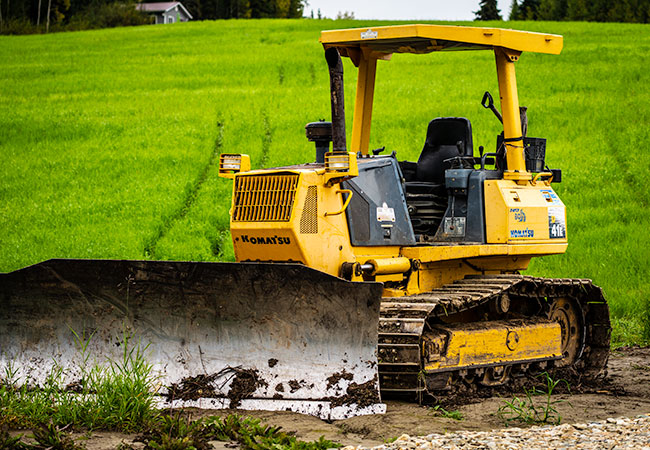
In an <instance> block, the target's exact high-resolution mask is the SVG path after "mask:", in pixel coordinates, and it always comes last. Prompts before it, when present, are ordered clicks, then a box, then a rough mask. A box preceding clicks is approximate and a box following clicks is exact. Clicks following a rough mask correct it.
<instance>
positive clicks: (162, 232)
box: [143, 120, 224, 259]
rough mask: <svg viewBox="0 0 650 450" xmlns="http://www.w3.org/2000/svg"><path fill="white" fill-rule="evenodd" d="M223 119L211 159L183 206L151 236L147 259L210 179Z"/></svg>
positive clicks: (218, 126)
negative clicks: (209, 175)
mask: <svg viewBox="0 0 650 450" xmlns="http://www.w3.org/2000/svg"><path fill="white" fill-rule="evenodd" d="M223 129H224V125H223V121H222V120H217V137H216V138H215V140H214V148H213V150H212V153H211V154H210V159H209V160H208V163H207V164H206V165H205V167H204V168H203V170H202V171H201V173H200V174H199V176H198V178H197V179H196V180H195V181H194V183H193V184H192V185H191V187H190V188H189V189H187V190H186V192H185V198H184V199H183V202H182V205H181V207H180V208H179V209H178V210H176V211H175V212H174V213H173V214H171V215H170V216H168V217H166V218H164V219H163V222H162V224H161V225H160V226H159V227H158V229H157V230H156V232H155V233H154V234H153V236H151V237H150V238H149V239H148V240H147V241H146V244H145V246H144V250H143V252H144V257H145V258H147V259H156V247H157V245H158V243H159V242H160V240H161V239H163V238H164V237H165V236H166V235H167V233H168V232H169V231H170V230H171V229H172V227H173V226H174V224H175V223H176V222H178V221H179V220H182V219H183V218H185V216H186V215H187V213H188V212H189V210H190V208H192V205H193V204H194V202H195V201H196V199H197V197H198V195H199V191H200V190H201V187H202V186H203V184H204V183H205V182H206V180H207V179H208V174H209V173H210V170H211V169H212V168H213V167H215V166H216V165H217V164H218V160H219V153H220V152H221V148H222V147H223ZM213 248H214V249H215V250H217V251H218V250H219V249H218V248H219V242H214V245H213Z"/></svg>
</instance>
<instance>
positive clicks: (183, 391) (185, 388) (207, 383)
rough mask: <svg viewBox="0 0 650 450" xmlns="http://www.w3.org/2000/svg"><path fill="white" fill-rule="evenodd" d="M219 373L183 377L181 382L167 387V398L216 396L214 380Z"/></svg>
mask: <svg viewBox="0 0 650 450" xmlns="http://www.w3.org/2000/svg"><path fill="white" fill-rule="evenodd" d="M217 377H218V374H216V373H215V374H212V375H203V374H201V375H196V376H194V377H186V378H183V379H182V380H181V381H180V383H172V384H171V385H169V387H168V388H167V393H166V394H165V399H166V400H167V401H168V402H171V401H173V400H198V399H200V398H201V397H216V396H217V392H216V390H215V388H214V385H213V383H214V381H215V380H216V379H217Z"/></svg>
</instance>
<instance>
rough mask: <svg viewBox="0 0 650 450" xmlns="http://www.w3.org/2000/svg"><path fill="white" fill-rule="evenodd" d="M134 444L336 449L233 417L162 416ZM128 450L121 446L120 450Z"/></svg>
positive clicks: (173, 449) (158, 449)
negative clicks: (230, 443) (220, 443)
mask: <svg viewBox="0 0 650 450" xmlns="http://www.w3.org/2000/svg"><path fill="white" fill-rule="evenodd" d="M136 441H137V442H142V443H144V444H145V449H147V450H149V449H154V450H191V449H196V450H203V449H208V448H211V447H210V444H209V441H234V442H237V443H238V444H239V445H240V447H241V448H242V449H243V450H326V449H329V448H336V447H339V446H340V445H339V444H336V443H334V442H331V441H328V440H326V439H324V438H323V437H321V438H320V439H319V440H317V441H314V442H302V441H298V440H297V439H296V438H295V436H293V435H291V434H288V433H285V432H283V431H281V430H280V427H273V426H270V425H265V424H262V423H261V421H260V420H259V419H252V418H250V417H240V416H237V415H229V416H226V417H224V418H223V419H222V418H219V417H208V418H205V419H201V420H196V421H190V419H189V418H183V417H181V416H180V415H175V416H165V417H163V418H162V419H161V420H160V421H159V422H158V424H157V426H156V427H155V428H153V429H151V430H149V431H147V432H146V433H144V434H143V435H142V436H138V438H136ZM129 448H130V447H128V446H124V447H123V450H127V449H129Z"/></svg>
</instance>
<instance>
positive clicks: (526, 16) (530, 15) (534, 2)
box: [519, 0, 539, 20]
mask: <svg viewBox="0 0 650 450" xmlns="http://www.w3.org/2000/svg"><path fill="white" fill-rule="evenodd" d="M538 8H539V0H522V2H521V5H519V18H520V19H521V20H537V9H538Z"/></svg>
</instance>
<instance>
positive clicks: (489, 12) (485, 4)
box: [474, 0, 503, 20]
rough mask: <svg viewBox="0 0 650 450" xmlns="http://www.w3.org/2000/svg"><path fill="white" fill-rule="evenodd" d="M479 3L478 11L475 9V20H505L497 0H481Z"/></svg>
mask: <svg viewBox="0 0 650 450" xmlns="http://www.w3.org/2000/svg"><path fill="white" fill-rule="evenodd" d="M478 5H479V8H478V11H474V15H475V17H474V20H503V18H502V17H501V11H499V8H498V7H497V0H481V1H480V2H479V4H478Z"/></svg>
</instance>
